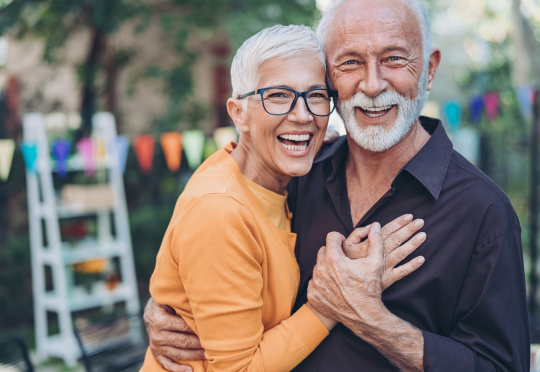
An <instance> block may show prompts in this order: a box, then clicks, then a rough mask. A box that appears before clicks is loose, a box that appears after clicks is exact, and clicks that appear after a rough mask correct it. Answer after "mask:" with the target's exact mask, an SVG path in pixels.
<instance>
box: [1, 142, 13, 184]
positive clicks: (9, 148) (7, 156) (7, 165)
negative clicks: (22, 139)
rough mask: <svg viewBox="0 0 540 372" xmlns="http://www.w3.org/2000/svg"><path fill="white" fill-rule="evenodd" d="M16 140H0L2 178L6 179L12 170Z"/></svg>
mask: <svg viewBox="0 0 540 372" xmlns="http://www.w3.org/2000/svg"><path fill="white" fill-rule="evenodd" d="M14 152H15V141H13V140H11V139H5V140H0V179H1V180H2V181H6V180H7V179H8V177H9V171H10V170H11V163H12V161H13V153H14Z"/></svg>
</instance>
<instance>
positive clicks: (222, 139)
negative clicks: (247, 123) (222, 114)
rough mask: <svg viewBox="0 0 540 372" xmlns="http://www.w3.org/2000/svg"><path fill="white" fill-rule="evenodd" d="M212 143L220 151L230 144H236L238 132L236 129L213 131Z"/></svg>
mask: <svg viewBox="0 0 540 372" xmlns="http://www.w3.org/2000/svg"><path fill="white" fill-rule="evenodd" d="M214 141H216V145H217V147H218V149H222V148H224V147H225V146H227V145H228V144H229V143H230V142H238V132H237V131H236V127H234V126H232V127H221V128H216V130H214Z"/></svg>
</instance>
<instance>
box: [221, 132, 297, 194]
mask: <svg viewBox="0 0 540 372" xmlns="http://www.w3.org/2000/svg"><path fill="white" fill-rule="evenodd" d="M247 136H248V135H246V134H244V135H242V136H241V137H240V140H239V141H238V146H236V148H235V149H234V150H233V151H232V152H231V156H232V158H233V159H234V160H235V161H236V163H237V164H238V167H239V168H240V172H242V175H244V177H246V178H248V179H249V180H251V181H253V182H255V183H256V184H257V185H260V186H262V187H264V188H265V189H268V190H270V191H273V192H275V193H276V194H281V195H282V194H283V193H285V189H286V188H287V185H288V184H289V182H290V181H291V178H292V177H291V176H288V175H284V174H282V173H278V172H276V171H275V170H274V169H272V167H270V166H269V165H268V164H266V163H265V162H264V160H263V158H262V157H261V155H260V154H259V153H258V151H257V149H256V147H255V146H254V145H253V142H252V141H251V140H250V139H249V138H246V137H247Z"/></svg>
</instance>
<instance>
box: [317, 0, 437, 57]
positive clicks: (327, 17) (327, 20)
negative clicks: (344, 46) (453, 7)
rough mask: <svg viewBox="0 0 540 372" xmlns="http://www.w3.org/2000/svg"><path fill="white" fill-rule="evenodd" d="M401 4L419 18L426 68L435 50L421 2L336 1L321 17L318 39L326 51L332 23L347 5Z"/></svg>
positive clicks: (401, 0) (383, 5) (394, 0)
mask: <svg viewBox="0 0 540 372" xmlns="http://www.w3.org/2000/svg"><path fill="white" fill-rule="evenodd" d="M393 2H395V3H401V4H399V5H402V4H403V3H404V5H406V6H407V7H408V8H409V9H410V10H411V11H412V14H414V15H415V16H416V18H417V23H418V27H419V29H420V35H421V38H422V50H423V57H424V65H425V66H426V65H427V64H428V62H429V57H430V52H431V49H432V48H433V43H432V39H431V27H430V24H429V18H428V13H427V9H426V7H425V6H424V5H423V4H422V2H421V1H420V0H387V1H381V0H334V2H333V3H332V6H331V7H330V9H328V10H327V11H326V12H325V13H324V14H323V15H322V17H321V19H320V20H319V22H318V25H317V37H318V39H319V41H320V42H321V44H322V45H323V48H324V50H326V49H327V43H328V42H329V37H331V35H329V31H330V29H331V26H332V23H333V21H334V19H335V18H336V14H338V13H339V11H340V10H341V9H342V7H344V6H346V5H349V6H350V5H360V6H361V5H362V4H365V5H366V6H373V5H374V4H375V5H377V6H378V7H392V3H393ZM350 3H355V4H350Z"/></svg>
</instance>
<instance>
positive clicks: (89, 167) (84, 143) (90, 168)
mask: <svg viewBox="0 0 540 372" xmlns="http://www.w3.org/2000/svg"><path fill="white" fill-rule="evenodd" d="M77 150H79V153H80V154H81V157H82V159H83V164H84V174H85V175H86V177H93V176H94V174H95V171H96V167H95V164H94V141H92V139H90V138H82V139H81V140H80V141H79V142H78V143H77Z"/></svg>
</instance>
